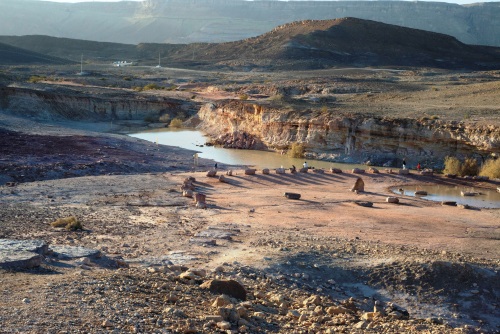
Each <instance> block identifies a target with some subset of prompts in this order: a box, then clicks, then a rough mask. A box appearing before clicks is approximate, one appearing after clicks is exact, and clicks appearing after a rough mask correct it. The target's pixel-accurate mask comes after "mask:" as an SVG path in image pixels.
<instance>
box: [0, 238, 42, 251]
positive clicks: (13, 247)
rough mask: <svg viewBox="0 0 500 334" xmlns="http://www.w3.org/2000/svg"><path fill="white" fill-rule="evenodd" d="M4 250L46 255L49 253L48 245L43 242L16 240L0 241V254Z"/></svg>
mask: <svg viewBox="0 0 500 334" xmlns="http://www.w3.org/2000/svg"><path fill="white" fill-rule="evenodd" d="M2 250H10V251H13V252H16V251H26V252H31V253H37V254H40V255H45V254H47V252H48V251H49V246H48V244H47V243H46V242H45V241H43V240H36V239H34V240H14V239H0V252H1V251H2Z"/></svg>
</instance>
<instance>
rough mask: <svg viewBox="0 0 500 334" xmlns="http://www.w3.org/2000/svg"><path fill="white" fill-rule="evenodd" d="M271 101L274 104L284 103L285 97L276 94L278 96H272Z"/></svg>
mask: <svg viewBox="0 0 500 334" xmlns="http://www.w3.org/2000/svg"><path fill="white" fill-rule="evenodd" d="M269 100H270V101H273V102H284V101H285V96H284V95H283V94H276V95H273V96H270V97H269Z"/></svg>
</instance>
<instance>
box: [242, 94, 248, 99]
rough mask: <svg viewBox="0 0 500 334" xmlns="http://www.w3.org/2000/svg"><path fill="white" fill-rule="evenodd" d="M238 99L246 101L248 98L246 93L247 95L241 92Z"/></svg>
mask: <svg viewBox="0 0 500 334" xmlns="http://www.w3.org/2000/svg"><path fill="white" fill-rule="evenodd" d="M240 100H241V101H246V100H248V95H247V94H241V95H240Z"/></svg>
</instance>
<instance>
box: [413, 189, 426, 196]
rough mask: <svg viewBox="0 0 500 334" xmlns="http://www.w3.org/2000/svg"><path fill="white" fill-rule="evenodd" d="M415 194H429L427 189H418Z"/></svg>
mask: <svg viewBox="0 0 500 334" xmlns="http://www.w3.org/2000/svg"><path fill="white" fill-rule="evenodd" d="M415 196H427V191H425V190H417V191H415Z"/></svg>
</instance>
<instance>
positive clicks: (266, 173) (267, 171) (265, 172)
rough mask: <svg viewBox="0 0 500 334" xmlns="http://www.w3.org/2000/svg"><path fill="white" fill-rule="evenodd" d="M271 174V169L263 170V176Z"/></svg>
mask: <svg viewBox="0 0 500 334" xmlns="http://www.w3.org/2000/svg"><path fill="white" fill-rule="evenodd" d="M269 173H270V172H269V168H264V169H263V170H262V174H265V175H269Z"/></svg>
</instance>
